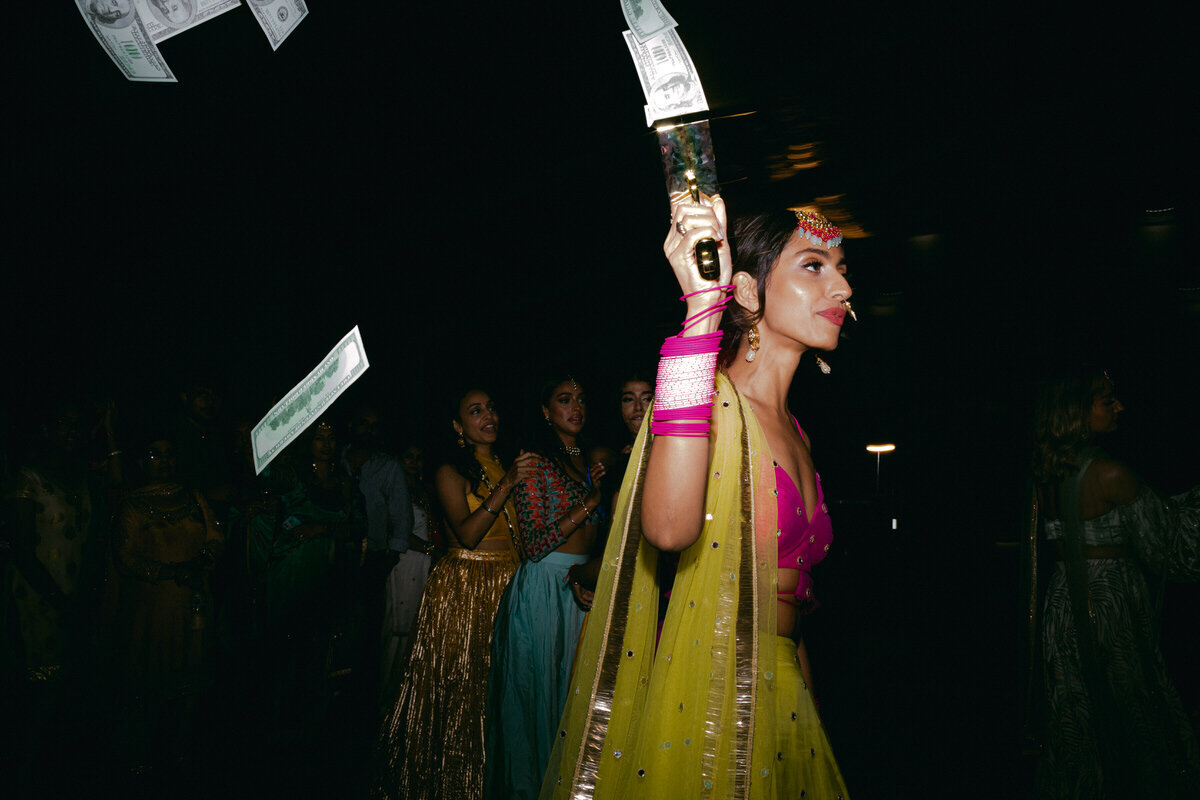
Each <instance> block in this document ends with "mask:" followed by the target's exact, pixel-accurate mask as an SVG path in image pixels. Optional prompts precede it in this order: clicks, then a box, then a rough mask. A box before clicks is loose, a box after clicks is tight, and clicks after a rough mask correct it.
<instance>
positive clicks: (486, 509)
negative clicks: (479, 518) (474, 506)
mask: <svg viewBox="0 0 1200 800" xmlns="http://www.w3.org/2000/svg"><path fill="white" fill-rule="evenodd" d="M479 507H480V508H482V509H483V510H484V511H486V512H487V513H489V514H491V515H492V516H493V517H498V516H500V512H499V511H492V510H491V509H490V508H488V504H487V503H480V504H479Z"/></svg>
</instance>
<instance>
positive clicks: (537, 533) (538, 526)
mask: <svg viewBox="0 0 1200 800" xmlns="http://www.w3.org/2000/svg"><path fill="white" fill-rule="evenodd" d="M590 480H591V478H590V476H588V481H587V482H582V481H577V480H575V479H573V478H572V477H571V476H570V475H568V474H566V473H565V472H564V471H563V469H562V467H560V466H559V465H558V463H557V462H556V461H553V460H552V459H549V458H545V457H539V458H537V459H536V460H535V461H534V465H533V471H532V472H531V473H530V475H529V477H527V478H526V479H525V480H524V481H522V482H521V483H519V484H517V488H516V491H515V492H513V499H514V502H515V505H516V507H517V518H518V519H519V520H520V521H521V535H522V537H523V538H524V540H525V555H526V557H527V558H529V559H531V560H533V561H541V560H542V559H543V558H545V557H546V556H547V555H549V554H550V553H552V552H554V551H555V550H556V549H557V548H558V547H559V545H561V544H562V543H563V542H565V541H566V540H567V538H568V536H564V535H563V533H562V531H560V530H559V529H558V521H559V520H560V519H562V518H563V517H564V516H566V515H567V514H568V513H569V512H570V511H571V509H573V508H575V507H576V506H579V505H582V504H583V501H584V499H585V498H586V497H587V493H588V485H589V483H590ZM593 513H594V512H593ZM572 532H573V531H572Z"/></svg>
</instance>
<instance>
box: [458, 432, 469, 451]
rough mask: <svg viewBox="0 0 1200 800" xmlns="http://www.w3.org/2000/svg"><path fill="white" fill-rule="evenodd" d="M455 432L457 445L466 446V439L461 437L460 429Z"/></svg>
mask: <svg viewBox="0 0 1200 800" xmlns="http://www.w3.org/2000/svg"><path fill="white" fill-rule="evenodd" d="M457 434H458V446H459V447H466V446H467V440H466V439H464V438H463V435H462V431H457Z"/></svg>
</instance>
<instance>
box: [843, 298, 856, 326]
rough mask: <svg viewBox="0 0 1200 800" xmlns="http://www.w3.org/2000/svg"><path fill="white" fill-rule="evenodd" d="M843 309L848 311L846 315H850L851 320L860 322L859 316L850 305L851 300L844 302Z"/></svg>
mask: <svg viewBox="0 0 1200 800" xmlns="http://www.w3.org/2000/svg"><path fill="white" fill-rule="evenodd" d="M842 308H844V309H846V313H847V314H849V315H850V319H852V320H854V321H855V322H858V315H857V314H855V313H854V307H853V306H851V305H850V301H849V300H843V301H842Z"/></svg>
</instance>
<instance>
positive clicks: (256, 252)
mask: <svg viewBox="0 0 1200 800" xmlns="http://www.w3.org/2000/svg"><path fill="white" fill-rule="evenodd" d="M43 5H44V8H42V9H40V13H39V16H40V17H41V18H42V20H41V22H40V23H38V28H39V29H40V31H41V35H40V38H39V42H40V45H39V47H38V48H37V49H36V50H34V49H33V48H29V49H28V50H27V51H26V52H25V53H24V57H23V59H22V62H23V63H20V64H17V65H12V64H10V67H9V72H8V74H9V78H8V89H7V92H6V95H7V106H8V108H9V115H8V119H9V122H8V124H7V125H6V128H7V134H8V136H7V138H8V142H9V144H8V146H7V147H6V148H5V151H6V152H5V157H4V164H5V169H4V172H5V175H4V185H5V187H6V192H5V194H6V195H7V197H8V201H7V203H6V206H7V208H8V209H9V210H8V212H6V214H5V216H6V221H7V224H6V226H5V227H6V230H7V234H6V237H5V238H6V241H7V243H8V251H9V256H8V258H7V259H6V262H7V263H8V267H7V269H6V270H5V272H6V274H7V276H8V277H7V278H6V291H5V293H4V295H5V303H4V304H5V313H4V314H3V315H0V316H2V318H3V324H4V341H5V342H7V343H8V348H7V354H6V359H5V361H6V363H5V366H4V372H5V374H6V375H7V376H8V379H7V380H6V382H5V390H4V402H3V406H2V408H3V411H2V416H0V421H2V422H3V424H4V428H5V430H4V434H3V435H4V446H5V448H6V449H9V448H12V449H17V448H19V447H20V445H21V444H22V443H23V442H24V441H25V439H26V438H27V437H26V434H27V432H28V429H29V426H30V425H31V424H32V423H31V420H33V419H35V418H36V416H37V414H38V410H39V409H40V408H42V407H43V406H45V405H46V404H47V403H49V402H51V401H52V400H53V399H54V398H58V397H61V396H63V395H68V394H76V395H79V396H81V397H83V398H84V399H86V400H87V401H89V402H90V401H98V400H101V399H104V398H109V397H112V398H115V399H116V402H117V405H118V408H119V409H120V419H121V421H122V424H123V425H128V426H129V428H130V429H132V428H135V427H136V426H137V425H138V423H139V419H140V418H142V417H145V416H148V415H153V414H156V413H158V412H159V411H160V410H162V409H164V408H168V409H169V408H170V407H171V403H172V402H173V398H174V397H175V395H176V393H177V392H178V390H179V385H180V382H181V381H184V380H187V379H188V376H190V375H194V374H197V373H199V374H203V375H206V376H211V379H212V380H213V381H216V382H219V384H220V385H219V389H220V392H221V394H222V396H223V398H224V403H225V413H226V417H227V420H228V421H229V422H232V421H233V420H234V419H235V418H239V417H245V418H253V419H257V418H258V417H259V416H261V415H262V414H263V413H265V411H266V410H267V409H268V408H270V406H271V404H272V403H273V402H274V401H275V399H277V398H278V397H279V396H280V395H281V394H282V393H283V392H285V391H286V390H287V389H288V388H290V387H291V386H292V385H293V384H294V383H295V382H296V381H297V380H299V379H300V378H301V377H303V375H304V374H305V373H307V371H308V370H309V369H310V368H311V367H312V366H313V365H314V364H315V363H316V362H317V360H318V359H319V358H320V357H321V356H323V355H324V354H325V353H326V352H327V351H328V350H329V348H331V347H332V346H333V344H334V343H336V341H337V340H338V339H339V338H340V337H341V336H342V335H343V334H344V333H346V331H348V330H350V329H351V328H352V327H353V326H354V325H358V326H359V328H360V330H361V333H362V337H363V341H364V343H365V346H366V350H367V353H368V355H369V357H370V360H371V368H370V371H369V372H368V373H367V375H366V376H365V377H364V378H363V379H362V380H361V381H360V382H359V383H358V384H356V385H355V387H354V388H353V389H351V392H352V393H357V394H359V395H360V396H370V397H373V398H376V399H377V400H378V402H380V403H381V405H382V406H383V408H384V409H385V410H386V412H387V415H388V416H389V417H390V418H391V419H392V420H393V421H394V423H395V425H394V437H395V440H396V441H397V442H400V441H407V440H410V439H415V440H418V441H423V442H426V443H428V444H430V445H434V444H438V443H440V437H441V435H442V433H443V430H442V429H443V427H444V420H443V417H444V414H442V413H441V409H442V406H443V405H444V399H445V396H446V394H447V393H448V391H450V390H451V389H452V388H454V387H457V386H459V385H460V384H463V383H472V384H480V385H487V386H491V387H495V392H496V394H497V395H498V398H499V399H500V401H501V411H502V412H503V413H504V414H505V415H506V416H505V427H506V431H505V438H506V439H508V440H509V441H510V442H511V443H512V444H516V443H517V442H519V441H520V436H521V431H522V429H523V428H525V427H527V425H528V424H530V423H529V420H530V419H532V418H533V414H534V412H535V411H536V408H535V403H536V401H535V400H534V399H533V394H534V392H535V391H536V388H537V387H538V385H539V383H540V381H541V376H542V375H543V374H545V373H547V372H549V371H550V370H551V369H553V368H554V367H556V366H558V365H566V366H569V367H570V368H571V369H572V370H574V371H575V373H576V374H577V375H578V376H579V379H580V381H581V383H582V384H583V385H584V386H585V388H586V389H587V390H588V392H589V396H590V401H591V405H590V408H589V412H590V417H591V419H592V425H593V428H594V432H595V433H596V434H597V435H598V436H600V437H601V438H603V434H604V433H605V432H607V431H609V430H614V429H615V426H616V425H617V423H618V420H617V416H616V401H615V392H616V387H617V385H618V382H619V381H620V379H621V377H622V376H623V375H624V374H625V373H627V372H630V371H631V370H634V369H639V370H643V371H652V370H653V365H654V363H655V360H656V358H657V349H658V346H659V343H661V341H662V338H663V336H665V335H668V334H670V333H672V332H673V331H674V330H676V326H677V324H678V323H679V321H680V320H681V319H682V310H683V306H682V304H681V303H678V302H677V301H676V299H675V298H676V295H677V294H678V291H677V289H678V287H677V286H675V285H674V280H673V278H672V276H671V274H670V271H669V268H668V267H667V265H666V262H665V260H664V259H663V257H662V251H661V241H662V238H663V236H664V235H665V233H666V230H667V222H668V208H667V203H666V197H665V193H664V190H663V181H662V172H661V166H660V164H659V161H658V154H657V150H656V145H655V140H654V137H653V133H652V132H650V131H648V129H647V127H646V125H645V122H644V120H643V118H642V110H641V105H642V102H643V98H642V96H641V93H640V91H639V85H638V82H637V77H636V73H635V70H634V68H633V65H632V63H631V61H630V58H629V55H628V52H627V51H626V50H625V46H624V44H623V42H622V40H621V36H620V33H621V31H622V30H623V27H624V22H623V19H622V17H621V14H620V10H619V4H618V3H616V2H615V0H612V1H611V2H607V3H579V4H571V3H558V4H549V3H547V4H536V5H532V6H529V5H525V4H491V5H489V6H487V7H486V8H483V9H482V10H479V9H474V8H465V7H464V8H458V7H453V6H450V5H448V4H392V3H389V4H373V3H344V2H343V3H336V2H332V0H322V1H321V2H313V3H312V4H311V9H312V10H311V14H310V16H309V17H308V18H307V19H306V20H305V21H304V22H303V23H302V24H301V25H300V26H299V27H298V29H297V30H296V31H295V32H294V33H293V34H292V35H291V37H290V38H289V39H288V40H287V41H286V42H285V43H284V44H283V45H282V46H281V47H280V48H279V50H278V51H277V52H275V53H272V52H271V50H270V47H269V45H268V44H267V42H266V40H265V39H264V37H263V35H262V33H261V31H260V30H259V29H258V27H257V25H256V24H255V23H254V21H253V20H252V19H251V18H250V15H249V13H248V12H247V11H246V9H244V8H239V9H236V10H234V11H231V12H229V13H227V14H224V15H222V16H220V17H218V18H216V19H215V20H212V21H210V22H208V23H206V24H204V25H202V26H200V27H198V28H196V29H194V30H191V31H188V32H185V33H183V34H181V35H179V36H178V37H176V38H173V39H171V40H169V41H167V42H165V43H163V44H162V46H161V51H162V53H163V55H164V57H165V58H166V60H167V62H168V63H169V64H170V65H171V68H172V69H173V70H174V72H175V73H176V75H177V76H178V78H179V83H178V85H152V84H137V83H130V82H127V81H125V80H124V79H123V77H122V76H121V75H120V74H119V73H118V71H117V70H116V69H115V68H114V67H113V66H112V65H111V63H110V62H109V60H108V58H107V56H105V54H104V53H103V52H102V51H101V49H100V48H99V47H98V46H97V45H96V43H95V42H94V41H93V40H92V38H91V35H90V33H89V32H88V30H87V28H86V27H85V26H84V24H83V23H82V21H81V20H80V19H79V15H78V12H77V11H76V10H75V8H73V7H72V4H70V3H66V2H62V3H55V4H53V5H51V4H43ZM1076 9H1077V10H1076V11H1074V12H1068V11H1066V10H1056V9H1054V8H1053V7H1051V6H1047V5H1044V4H1043V5H1039V6H1034V5H1030V6H1028V7H1024V8H1021V7H1014V6H1012V5H1011V4H997V5H993V6H988V5H986V4H985V5H984V6H974V7H972V6H970V5H964V4H951V3H936V4H923V5H918V6H914V5H912V4H892V5H890V6H878V5H873V4H868V5H862V6H859V5H849V4H826V5H821V6H816V5H810V4H801V3H791V4H784V3H780V2H776V1H775V0H772V1H771V2H745V3H718V2H712V0H703V1H702V2H682V1H681V0H676V2H674V3H672V4H671V5H670V11H671V13H672V14H673V15H674V16H675V18H676V19H677V20H678V21H679V23H680V26H679V32H680V35H681V37H682V39H683V40H684V42H685V43H686V44H687V46H688V49H689V51H690V53H691V55H692V57H693V59H694V60H695V62H696V65H697V67H698V69H699V72H700V74H701V76H702V78H703V79H704V86H705V90H706V93H707V96H708V99H709V103H710V106H711V107H712V108H713V110H714V115H716V116H718V117H720V116H721V115H723V114H734V113H740V112H754V113H752V114H747V115H743V116H736V117H729V118H726V119H717V120H716V121H715V122H714V123H713V138H714V144H715V150H716V157H717V163H718V169H719V172H720V175H721V178H722V180H723V181H725V182H726V190H725V196H726V199H727V202H728V204H729V207H730V209H731V211H732V212H733V213H736V212H737V211H738V209H739V208H747V209H749V208H756V207H760V206H780V205H797V204H802V203H808V202H812V201H813V200H814V199H815V198H833V197H836V198H837V199H836V204H837V206H838V207H839V208H841V209H843V210H844V211H845V212H847V213H848V214H849V215H850V217H851V218H852V220H853V223H854V224H855V225H856V226H857V227H859V228H861V230H862V231H864V232H865V233H866V234H868V235H865V236H862V237H860V238H851V239H849V240H848V241H847V245H846V253H847V259H848V262H849V265H850V273H851V275H850V278H851V283H852V285H853V286H854V289H855V298H854V306H855V308H856V310H857V312H858V317H859V321H858V323H857V324H854V323H850V324H848V325H847V326H846V333H845V336H844V340H843V343H842V344H841V346H840V347H839V348H838V349H837V351H835V352H834V353H832V354H831V355H830V356H829V357H828V359H827V360H828V361H829V363H830V364H831V365H832V368H833V372H832V374H831V375H829V376H824V375H821V374H820V373H819V372H818V370H817V369H816V367H815V366H814V365H813V363H812V362H811V361H810V360H807V359H806V360H804V361H802V362H801V368H800V371H799V373H798V375H797V379H796V381H795V383H794V385H793V394H792V409H793V411H794V413H795V414H796V416H797V417H798V418H799V420H800V422H801V423H802V424H803V425H804V427H805V429H806V430H807V431H808V432H809V433H810V434H811V435H812V438H813V440H814V442H815V446H814V458H815V460H816V463H817V466H818V469H819V470H820V472H821V476H822V480H823V481H824V486H825V491H826V494H827V495H828V496H829V497H830V498H831V501H833V506H834V510H833V516H834V520H835V531H836V539H835V545H834V551H833V552H831V554H830V557H829V558H828V559H827V560H826V561H825V563H824V564H823V565H822V566H821V567H820V568H819V570H820V571H819V572H818V575H817V582H818V585H819V586H820V587H821V597H822V603H823V605H822V608H821V610H820V611H819V612H818V614H817V615H816V616H815V617H814V621H813V623H812V633H811V640H810V644H809V651H810V653H812V654H813V661H814V667H815V669H816V670H817V672H818V673H819V675H821V676H822V678H821V697H822V705H821V711H822V716H823V717H824V719H825V724H826V727H827V729H828V731H829V734H830V738H831V740H832V742H833V744H834V746H835V748H836V752H837V754H838V760H839V762H840V765H841V768H842V771H843V773H844V775H845V776H846V780H847V783H848V785H849V786H850V789H851V791H852V792H854V794H855V796H856V797H859V798H872V797H917V796H924V797H930V796H933V797H961V796H972V797H993V796H994V797H1020V796H1025V795H1027V794H1028V791H1029V787H1030V786H1031V784H1032V775H1033V760H1032V759H1031V758H1030V757H1028V756H1027V755H1023V754H1022V751H1021V739H1020V731H1019V721H1020V720H1019V716H1020V714H1019V708H1018V705H1019V703H1018V683H1019V678H1018V653H1017V640H1018V628H1019V623H1020V605H1019V598H1018V591H1017V553H1016V550H1015V548H1014V547H1012V546H1010V544H1011V543H1013V542H1015V541H1016V539H1017V538H1018V536H1019V535H1020V533H1021V528H1022V500H1023V490H1024V486H1025V480H1026V472H1025V466H1026V464H1027V461H1028V450H1027V435H1028V426H1029V416H1028V414H1029V408H1030V402H1031V396H1032V390H1033V386H1034V384H1035V382H1036V381H1037V379H1038V378H1039V377H1041V376H1042V375H1044V374H1045V373H1046V371H1047V370H1048V369H1050V368H1051V367H1052V366H1054V365H1056V364H1059V363H1063V362H1071V361H1089V362H1096V363H1099V364H1102V365H1104V366H1106V367H1107V368H1108V369H1110V370H1111V372H1112V374H1113V376H1114V378H1115V380H1116V385H1117V393H1118V395H1119V397H1120V398H1121V401H1122V402H1123V403H1124V405H1125V407H1126V409H1127V411H1126V412H1125V414H1124V416H1123V417H1122V428H1121V430H1120V431H1119V432H1118V433H1117V434H1115V435H1114V437H1113V440H1112V441H1111V442H1109V448H1110V449H1111V450H1112V451H1113V452H1115V453H1117V454H1118V455H1119V456H1120V457H1121V458H1123V459H1124V460H1126V461H1127V462H1128V463H1130V464H1131V466H1133V468H1134V469H1135V470H1137V471H1138V472H1139V473H1140V474H1142V475H1143V476H1144V477H1145V478H1146V479H1147V480H1148V481H1149V482H1150V483H1151V484H1152V485H1155V486H1156V487H1158V488H1159V489H1160V490H1162V491H1164V492H1168V493H1174V492H1179V491H1183V490H1184V489H1186V488H1189V487H1190V486H1192V485H1194V484H1195V483H1196V482H1197V480H1198V479H1200V470H1198V469H1197V466H1196V464H1197V459H1196V455H1195V453H1196V452H1197V448H1200V426H1197V424H1196V417H1195V406H1196V400H1195V397H1196V395H1197V381H1196V377H1195V374H1196V369H1197V366H1198V359H1197V346H1198V345H1200V270H1197V267H1196V231H1197V227H1196V204H1195V202H1194V197H1193V195H1194V191H1195V189H1194V186H1193V176H1194V174H1195V172H1196V163H1195V161H1196V159H1195V155H1194V151H1195V142H1196V141H1197V126H1196V115H1195V92H1194V91H1193V90H1191V89H1189V88H1188V87H1189V86H1190V82H1191V76H1192V75H1194V71H1195V47H1194V43H1193V42H1192V41H1191V38H1192V37H1191V36H1190V32H1188V31H1185V28H1186V27H1187V26H1185V25H1184V24H1183V20H1182V18H1181V17H1180V16H1179V15H1178V12H1176V11H1167V10H1156V9H1155V8H1153V7H1151V6H1144V7H1139V8H1138V9H1126V12H1127V13H1126V14H1124V15H1122V16H1121V17H1119V18H1118V17H1115V16H1109V15H1106V14H1104V13H1102V12H1101V11H1100V9H1099V7H1079V6H1076ZM808 145H811V147H805V146H808ZM789 153H790V154H792V155H793V156H796V154H801V156H800V157H795V158H793V159H790V160H789V159H788V157H787V156H788V154H789ZM805 159H808V161H805ZM812 162H815V166H812V167H811V168H802V169H799V168H795V167H792V168H789V167H788V165H789V164H796V163H804V165H805V166H806V167H807V166H808V164H809V163H812ZM610 411H611V413H610ZM880 441H886V442H894V443H895V444H896V447H897V449H896V452H895V453H892V454H888V455H885V456H883V458H882V459H881V461H880V462H879V467H880V472H879V475H878V486H877V475H876V460H875V457H874V456H872V455H871V454H868V453H867V452H866V451H865V449H864V448H865V445H866V444H868V443H872V442H880ZM9 457H11V456H9ZM893 520H895V521H896V522H895V529H894V530H893ZM1198 611H1200V595H1198V594H1197V592H1196V588H1195V586H1180V587H1173V588H1172V589H1171V590H1170V593H1169V594H1168V597H1167V603H1166V605H1165V608H1164V620H1163V639H1164V643H1163V649H1164V652H1165V653H1166V656H1167V660H1168V663H1169V664H1171V665H1172V667H1173V669H1174V670H1175V672H1174V677H1175V679H1176V681H1177V683H1178V685H1179V688H1180V691H1181V693H1182V694H1183V695H1184V701H1185V705H1186V706H1187V708H1188V710H1189V712H1190V713H1191V714H1192V715H1193V720H1195V719H1196V715H1197V713H1198V709H1200V682H1198V681H1197V680H1196V676H1197V675H1198V674H1200V651H1197V649H1196V646H1195V644H1194V641H1195V637H1194V628H1192V627H1191V626H1189V625H1188V624H1187V622H1188V620H1189V615H1194V614H1195V613H1197V612H1198ZM1185 633H1187V637H1186V638H1187V640H1185V637H1184V634H1185ZM236 736H237V734H236V733H231V734H230V738H229V740H228V741H225V742H221V743H218V744H217V745H216V748H217V750H218V751H220V753H222V755H214V756H213V757H214V758H217V759H220V758H226V759H228V761H227V763H229V764H230V765H231V766H230V769H235V768H236V769H244V768H247V765H246V764H245V763H244V762H243V761H242V760H241V758H242V757H241V755H240V754H239V753H238V752H237V750H238V749H239V747H240V746H241V745H240V744H239V743H237V741H236ZM356 746H357V745H356ZM362 746H366V745H362ZM351 779H352V778H351V777H347V781H350V780H351ZM330 781H331V783H333V779H332V778H331V779H330ZM347 785H349V784H347ZM335 791H336V789H335ZM234 794H235V795H236V791H234Z"/></svg>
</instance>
